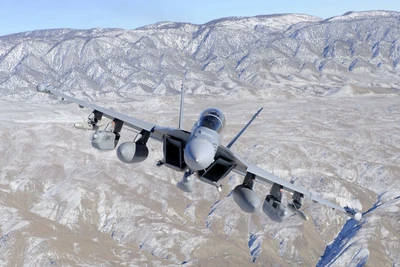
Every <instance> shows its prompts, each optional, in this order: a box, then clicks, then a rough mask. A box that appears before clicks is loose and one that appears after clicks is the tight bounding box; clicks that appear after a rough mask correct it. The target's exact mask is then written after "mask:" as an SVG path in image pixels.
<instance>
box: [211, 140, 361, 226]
mask: <svg viewBox="0 0 400 267" xmlns="http://www.w3.org/2000/svg"><path fill="white" fill-rule="evenodd" d="M218 152H219V153H220V154H221V155H224V156H225V157H228V158H229V159H230V160H232V161H234V163H235V168H234V169H233V171H234V172H236V173H238V174H241V175H243V176H245V175H246V173H251V174H254V175H255V180H256V181H258V182H261V183H265V184H270V185H273V184H278V185H281V186H282V187H283V188H284V189H285V190H287V191H289V192H292V193H295V192H298V193H300V194H303V195H304V196H306V197H308V198H310V199H311V200H312V201H313V202H318V203H320V204H323V205H325V206H328V207H330V208H332V209H335V210H339V211H342V212H344V213H346V214H347V215H348V216H350V217H352V218H354V219H355V220H357V221H359V220H361V218H362V215H361V213H359V212H357V211H355V210H354V209H352V208H350V207H347V206H346V207H341V206H339V205H337V204H334V203H332V202H330V201H328V200H326V199H324V198H322V197H320V196H318V195H316V194H314V193H312V192H310V191H308V190H306V189H304V188H303V187H300V186H298V185H295V184H292V183H290V182H288V181H286V180H284V179H282V178H279V177H278V176H276V175H274V174H272V173H270V172H268V171H266V170H264V169H262V168H260V167H258V166H256V165H253V164H249V163H247V162H246V160H244V159H242V158H241V157H240V156H238V155H236V154H235V153H233V152H232V151H231V150H229V149H228V148H225V147H222V146H220V148H219V150H218Z"/></svg>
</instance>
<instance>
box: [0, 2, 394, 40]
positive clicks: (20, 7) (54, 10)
mask: <svg viewBox="0 0 400 267" xmlns="http://www.w3.org/2000/svg"><path fill="white" fill-rule="evenodd" d="M365 10H392V11H399V12H400V1H399V0H329V1H327V0H324V1H322V0H316V1H315V0H291V1H289V0H274V1H269V0H193V1H190V0H165V1H162V0H131V1H129V0H108V1H107V0H0V36H3V35H7V34H12V33H17V32H24V31H31V30H40V29H55V28H75V29H91V28H122V29H135V28H138V27H141V26H145V25H148V24H153V23H156V22H160V21H174V22H190V23H193V24H203V23H206V22H208V21H211V20H214V19H218V18H222V17H230V16H244V17H247V16H256V15H268V14H278V13H279V14H282V13H302V14H308V15H313V16H317V17H321V18H329V17H333V16H338V15H342V14H344V13H346V12H347V11H365Z"/></svg>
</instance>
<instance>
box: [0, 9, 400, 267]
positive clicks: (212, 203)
mask: <svg viewBox="0 0 400 267" xmlns="http://www.w3.org/2000/svg"><path fill="white" fill-rule="evenodd" d="M399 22H400V13H397V12H388V11H369V12H349V13H346V14H344V15H343V16H338V17H333V18H329V19H326V20H322V19H320V18H316V17H312V16H307V15H296V14H291V15H269V16H257V17H252V18H240V17H239V18H237V17H235V18H224V19H219V20H215V21H211V22H209V23H206V24H204V25H192V24H187V23H172V22H161V23H157V24H154V25H149V26H145V27H142V28H139V29H136V30H121V29H92V30H72V29H57V30H47V31H34V32H27V33H19V34H14V35H8V36H3V37H0V96H1V97H0V98H1V100H0V114H1V116H0V152H1V157H0V265H1V266H121V265H123V266H177V265H182V266H222V265H227V264H230V265H231V266H300V265H302V266H313V265H318V266H362V265H364V264H368V265H370V266H399V265H400V257H399V255H400V247H399V244H400V234H399V233H400V223H399V221H400V213H399V211H400V185H399V183H398V179H399V178H398V177H399V175H400V167H399V166H400V134H399V131H400V124H399V123H400V121H399V118H400V98H399V88H400V75H399V74H400V72H399V65H398V63H399V62H400V46H399V44H400V28H399V26H398V25H399ZM182 79H184V80H185V81H184V85H185V88H187V96H186V106H185V108H186V110H185V112H186V117H185V128H186V129H190V127H191V126H192V124H193V122H194V121H195V120H196V118H197V116H198V114H199V113H200V112H201V111H202V109H203V108H206V107H209V106H215V107H218V108H220V109H221V110H222V111H224V113H225V116H226V118H227V126H226V132H225V134H224V142H223V144H227V143H228V142H229V141H230V140H231V139H232V138H233V137H234V136H235V134H236V133H237V132H238V131H239V130H240V129H241V128H242V127H243V125H244V124H245V123H246V122H247V121H248V120H249V119H250V118H251V116H252V115H253V114H254V112H255V111H256V110H257V109H258V108H260V107H261V106H264V110H263V112H262V113H261V114H260V116H259V117H258V118H257V119H256V120H255V121H254V123H253V124H252V125H251V126H250V127H249V129H248V130H247V131H246V132H245V134H244V135H243V136H242V137H241V138H240V139H239V141H238V142H237V143H235V145H234V146H233V150H234V151H235V152H237V153H239V154H240V155H243V156H244V157H245V158H246V159H247V160H248V161H250V162H252V163H256V164H258V165H259V166H261V167H263V168H265V169H266V170H268V171H270V172H273V173H275V174H276V175H279V176H280V177H282V178H284V179H286V180H292V181H294V182H295V183H296V184H299V185H301V186H304V187H306V188H307V189H309V190H310V191H313V192H316V193H318V194H320V195H321V196H323V197H325V198H327V199H330V200H331V201H333V202H336V203H337V204H340V205H346V204H348V205H351V206H352V207H355V208H358V209H360V210H362V211H364V212H365V213H364V218H363V220H362V221H361V222H360V223H359V224H357V223H356V222H355V221H354V220H351V219H349V218H347V217H346V216H344V215H343V214H341V213H338V212H335V211H332V210H330V209H328V208H326V207H324V206H322V205H318V204H313V203H311V202H310V201H308V200H307V201H306V203H305V206H306V209H305V210H306V212H307V214H308V215H309V216H310V218H311V219H310V220H309V221H307V222H302V221H300V220H299V218H297V217H292V218H290V219H288V220H287V221H285V222H284V223H282V224H277V223H275V222H273V221H271V220H270V219H269V218H268V217H267V216H266V215H265V214H263V213H262V211H261V210H260V211H259V212H257V213H256V214H253V215H248V214H245V213H243V212H242V211H241V210H240V209H239V208H238V207H237V206H236V204H235V203H234V201H233V199H232V196H231V190H232V189H233V188H234V187H235V186H236V185H237V184H239V183H241V177H239V176H238V175H230V176H228V177H227V178H226V181H224V187H223V190H222V192H221V193H218V192H217V190H216V189H215V188H214V187H212V186H209V185H206V184H204V183H201V182H198V183H197V188H196V191H195V192H194V193H193V194H186V193H183V192H181V191H179V189H177V187H176V182H177V181H179V180H180V179H181V175H182V174H181V173H177V172H175V171H172V170H170V169H167V168H165V167H160V168H157V167H155V163H156V162H157V160H158V159H160V158H161V157H162V144H159V143H157V142H154V141H153V142H151V141H150V142H149V146H150V147H149V148H150V155H149V158H148V159H147V160H146V161H144V162H143V163H140V164H136V165H126V164H123V163H122V162H120V161H119V160H118V158H117V157H116V155H115V152H100V151H97V150H95V149H93V148H92V147H91V145H90V136H91V132H90V131H88V132H85V131H80V130H76V129H74V128H73V123H74V122H77V121H79V120H81V119H82V116H85V115H88V114H87V113H88V112H89V111H87V110H81V109H79V108H78V107H77V106H76V105H65V104H62V103H59V101H57V100H55V99H52V98H49V97H48V96H47V95H43V94H37V93H36V91H35V88H34V87H35V85H36V84H37V83H39V82H43V81H45V82H49V83H51V84H54V85H56V86H59V89H60V90H63V91H66V92H67V93H68V94H71V95H75V96H77V97H80V98H83V99H87V100H88V99H90V100H93V101H96V102H98V104H99V105H103V106H106V107H111V108H114V109H116V110H118V111H120V112H123V113H126V114H128V115H131V116H134V117H137V118H141V119H143V120H148V121H151V122H154V123H157V124H159V125H165V126H176V125H177V121H178V108H179V107H178V103H179V96H178V95H177V94H175V93H176V92H178V91H177V90H179V88H180V84H181V82H182ZM321 96H323V97H321ZM121 135H122V137H121V142H124V141H127V140H132V139H133V138H134V137H135V133H132V132H130V131H127V130H126V129H123V131H122V132H121ZM256 191H257V192H258V193H259V194H260V196H265V195H266V194H267V193H268V192H269V188H268V187H267V186H264V185H258V184H257V187H256ZM287 197H289V196H287Z"/></svg>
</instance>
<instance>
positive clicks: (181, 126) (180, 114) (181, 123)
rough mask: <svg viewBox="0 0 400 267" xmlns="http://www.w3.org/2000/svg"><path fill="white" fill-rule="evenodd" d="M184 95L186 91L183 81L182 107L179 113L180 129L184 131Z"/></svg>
mask: <svg viewBox="0 0 400 267" xmlns="http://www.w3.org/2000/svg"><path fill="white" fill-rule="evenodd" d="M184 95H185V90H184V89H183V80H182V84H181V106H180V112H179V129H181V130H183V102H184Z"/></svg>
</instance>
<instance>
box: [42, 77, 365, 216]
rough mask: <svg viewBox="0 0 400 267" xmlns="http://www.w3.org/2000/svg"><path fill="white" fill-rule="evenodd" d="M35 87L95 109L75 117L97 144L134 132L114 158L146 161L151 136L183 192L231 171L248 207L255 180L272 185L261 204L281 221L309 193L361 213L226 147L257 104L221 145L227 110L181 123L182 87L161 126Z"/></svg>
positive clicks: (238, 197)
mask: <svg viewBox="0 0 400 267" xmlns="http://www.w3.org/2000/svg"><path fill="white" fill-rule="evenodd" d="M37 91H38V92H41V93H46V94H50V95H54V96H56V97H58V98H59V99H60V100H66V101H70V102H73V103H76V104H78V105H79V107H81V108H89V109H91V110H93V112H92V113H91V114H90V115H89V116H88V118H87V121H86V122H84V123H82V122H81V123H76V124H75V127H76V128H78V129H86V130H93V131H94V134H93V135H92V146H93V147H94V148H96V149H99V150H113V149H115V148H116V147H117V146H118V142H119V139H120V132H121V130H122V127H123V126H125V127H129V128H131V129H133V130H134V131H136V132H137V133H138V135H137V137H136V138H135V140H133V141H131V142H125V143H122V144H121V145H119V146H118V148H117V156H118V158H119V159H120V160H121V161H122V162H124V163H128V164H134V163H138V162H142V161H144V160H145V159H146V158H147V156H148V155H149V150H148V148H147V142H148V141H149V139H152V140H156V141H159V142H162V143H163V159H162V160H160V161H159V162H158V163H157V166H166V167H168V168H171V169H174V170H176V171H178V172H183V177H182V180H181V181H180V182H178V184H177V186H178V188H179V189H181V190H182V191H184V192H188V193H190V192H193V190H194V186H195V182H196V181H197V180H200V181H202V182H205V183H208V184H211V185H213V186H215V187H216V188H217V189H218V190H219V191H221V182H222V180H223V179H224V178H225V177H226V176H227V175H228V174H229V173H231V172H234V173H237V174H239V175H242V176H243V177H244V179H243V183H242V184H239V185H237V186H236V187H235V189H234V190H233V199H234V201H235V202H236V203H237V205H238V206H239V207H240V208H241V209H242V210H243V211H244V212H246V213H254V212H256V211H257V210H259V208H260V206H261V202H262V200H261V198H260V197H259V196H258V194H257V193H256V192H255V191H254V188H255V185H256V182H261V183H266V184H268V185H271V189H270V192H269V194H267V195H266V197H265V199H264V202H263V204H262V210H263V211H264V213H265V214H266V215H267V216H268V217H270V218H271V219H272V220H273V221H276V222H282V221H284V220H285V219H287V218H289V217H291V216H293V215H297V216H298V217H300V218H301V219H303V220H307V219H308V216H307V215H306V214H305V213H304V211H303V210H301V207H302V205H303V202H304V197H308V198H310V199H311V200H312V201H313V202H318V203H321V204H323V205H326V206H328V207H330V208H332V209H335V210H339V211H342V212H344V213H345V214H346V215H348V216H350V217H352V218H353V219H355V220H356V221H360V220H361V218H362V214H361V212H358V211H356V210H355V209H353V208H350V207H348V206H345V207H341V206H338V205H336V204H334V203H332V202H330V201H328V200H326V199H323V198H321V197H319V196H318V195H316V194H314V193H312V192H310V191H308V190H306V189H304V188H302V187H300V186H297V185H295V184H293V183H290V182H288V181H286V180H284V179H282V178H279V177H277V176H275V175H274V174H272V173H269V172H267V171H265V170H263V169H261V168H260V167H258V166H256V165H253V164H251V163H249V162H247V161H246V160H244V159H243V158H242V157H240V156H239V155H237V154H235V153H234V152H233V151H232V150H230V147H231V146H232V145H233V144H234V143H235V142H236V140H238V138H239V137H240V136H241V134H243V132H244V131H245V130H246V129H247V127H248V126H249V125H250V124H251V122H252V121H253V120H254V119H255V118H256V117H257V115H258V114H259V113H260V112H261V110H262V108H261V109H260V110H258V111H257V112H256V113H255V114H254V116H253V117H252V118H251V120H250V121H249V122H248V123H247V124H246V125H245V126H244V128H243V129H242V130H241V131H240V132H239V133H238V134H237V135H236V136H235V138H233V140H232V141H231V142H230V143H229V144H228V145H227V146H224V145H222V144H221V141H222V140H221V139H222V132H223V130H224V127H225V123H226V121H225V116H224V114H223V113H222V112H221V111H220V110H219V109H216V108H208V109H206V110H204V111H203V112H202V113H201V114H200V116H199V119H198V121H197V122H196V123H194V125H193V127H192V129H191V131H186V130H184V129H183V126H182V125H183V123H182V121H183V120H182V119H183V103H184V90H183V86H182V90H181V108H180V118H179V126H178V128H170V127H163V126H159V125H156V124H153V123H150V122H146V121H142V120H140V119H136V118H133V117H130V116H128V115H124V114H121V113H118V112H116V111H114V110H110V109H107V108H103V107H100V106H97V105H94V104H90V103H87V102H84V101H82V100H79V99H76V98H73V97H70V96H67V95H65V94H63V93H60V92H58V91H57V90H56V89H55V88H54V87H53V86H51V85H46V84H39V85H38V86H37ZM103 117H106V118H109V119H111V120H112V122H111V123H109V124H108V125H107V126H106V127H105V129H103V130H101V129H99V122H100V121H101V119H102V118H103ZM283 190H286V191H288V192H290V193H292V201H291V203H284V201H283V200H284V199H283Z"/></svg>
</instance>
